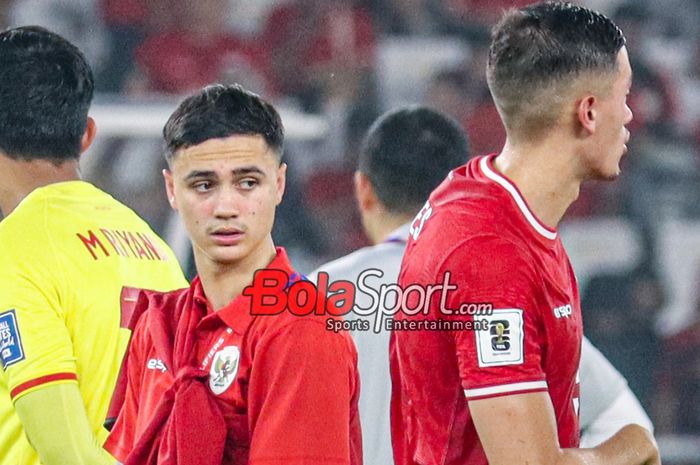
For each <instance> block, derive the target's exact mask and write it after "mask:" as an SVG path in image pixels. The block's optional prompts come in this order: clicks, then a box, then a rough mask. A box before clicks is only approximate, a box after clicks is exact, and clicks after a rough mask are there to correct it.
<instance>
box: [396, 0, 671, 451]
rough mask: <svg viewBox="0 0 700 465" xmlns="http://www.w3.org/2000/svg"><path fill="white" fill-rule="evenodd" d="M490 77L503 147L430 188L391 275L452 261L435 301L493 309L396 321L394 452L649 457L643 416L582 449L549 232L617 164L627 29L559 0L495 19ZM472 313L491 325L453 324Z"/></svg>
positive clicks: (571, 342) (417, 278)
mask: <svg viewBox="0 0 700 465" xmlns="http://www.w3.org/2000/svg"><path fill="white" fill-rule="evenodd" d="M487 77H488V83H489V87H490V89H491V93H492V95H493V97H494V100H495V102H496V105H497V107H498V110H499V113H500V115H501V118H502V120H503V123H504V125H505V128H506V132H507V140H506V143H505V146H504V148H503V150H502V151H501V153H500V154H497V155H491V156H485V157H478V158H476V159H474V160H472V161H471V162H470V163H468V164H467V165H465V166H463V167H460V168H458V169H456V170H453V171H452V172H451V173H450V175H449V176H448V178H447V179H446V180H445V182H444V183H443V184H441V186H440V187H438V189H437V190H436V191H434V192H433V194H432V195H431V197H430V199H429V201H428V203H427V204H426V205H425V206H424V208H423V209H422V210H421V212H420V213H419V215H418V216H417V217H416V219H415V220H414V222H413V223H412V225H411V240H410V241H409V244H408V246H407V252H406V255H405V257H404V261H403V263H402V268H401V273H400V276H399V282H400V284H401V285H402V286H408V285H415V284H421V285H430V284H432V283H438V282H443V277H444V275H445V274H446V273H448V272H449V273H450V281H451V283H452V284H455V285H456V286H457V289H456V290H454V291H453V292H452V293H450V294H449V295H448V297H447V298H446V300H445V302H444V305H443V306H444V307H445V308H447V309H458V308H459V307H460V306H461V305H463V304H469V303H487V304H489V305H491V306H492V308H493V312H492V313H491V314H490V315H482V316H475V317H472V316H467V315H459V314H457V312H453V313H452V314H450V313H449V312H447V311H442V310H441V309H440V308H438V307H439V306H440V302H439V301H438V300H439V299H440V298H442V297H443V296H435V297H434V298H433V302H432V303H433V305H432V308H431V312H432V313H431V314H430V315H429V317H428V318H429V319H444V320H447V321H448V322H451V323H453V327H452V329H453V331H440V332H438V331H432V332H431V331H407V330H395V331H394V333H393V335H392V341H391V349H390V350H391V369H392V382H393V396H392V442H393V446H394V456H395V458H396V463H397V464H400V465H407V464H418V463H420V464H421V465H433V464H435V465H437V464H441V465H442V464H445V465H456V464H464V465H466V464H469V465H486V464H487V463H488V464H490V465H517V464H542V465H545V464H546V465H564V464H567V465H568V464H587V465H598V464H600V465H602V464H605V465H618V464H619V465H633V464H634V465H636V464H658V463H660V462H659V456H658V451H657V449H656V446H655V443H654V440H653V438H652V437H651V435H650V433H649V432H648V431H646V430H645V429H643V428H642V427H639V426H626V427H624V428H622V429H621V430H620V431H619V432H618V433H617V434H615V435H614V436H613V437H612V438H610V439H609V440H608V441H606V442H604V443H603V444H601V445H600V446H599V447H597V448H594V449H579V448H577V447H578V445H579V432H578V431H579V428H578V405H579V399H578V391H579V385H578V375H577V370H578V367H579V357H580V350H581V337H582V324H581V310H580V304H579V294H578V290H577V287H576V280H575V277H574V273H573V270H572V269H571V266H570V264H569V260H568V258H567V255H566V252H565V251H564V248H563V246H562V243H561V240H560V239H559V236H558V233H557V230H556V228H557V225H558V223H559V221H560V220H561V218H562V216H563V215H564V213H565V211H566V209H567V208H568V207H569V205H570V204H571V203H572V202H573V201H574V200H575V199H576V197H577V195H578V191H579V187H580V185H581V183H582V182H583V181H586V180H589V179H615V178H616V177H617V176H618V175H619V173H620V166H619V163H620V159H621V157H622V156H623V155H624V154H625V152H626V150H627V149H626V146H625V144H626V142H627V140H628V138H629V132H628V131H627V129H626V128H625V125H626V124H628V123H629V122H630V121H631V119H632V113H631V111H630V109H629V108H628V106H627V104H626V95H627V93H628V92H629V88H630V85H631V79H632V71H631V69H630V64H629V59H628V57H627V51H626V49H625V39H624V37H623V35H622V32H621V31H620V30H619V29H618V28H617V27H616V26H615V25H614V24H613V23H612V22H611V21H610V20H609V19H607V18H606V17H604V16H603V15H600V14H598V13H595V12H592V11H590V10H588V9H585V8H583V7H580V6H574V5H571V4H567V3H541V4H536V5H532V6H529V7H526V8H523V9H520V10H511V11H508V12H507V13H505V15H504V17H503V19H502V20H501V22H500V23H499V24H498V25H497V26H496V28H495V29H494V32H493V40H492V43H491V48H490V52H489V63H488V69H487ZM407 307H408V308H413V307H414V305H412V304H411V302H409V303H408V305H407ZM416 318H419V317H417V316H408V315H405V314H402V313H400V312H399V313H398V314H397V315H396V320H397V321H398V323H401V322H402V321H406V320H409V321H410V320H415V319H416ZM420 318H425V316H421V317H420ZM472 319H474V320H482V321H484V320H485V322H486V324H487V329H486V330H474V331H466V330H460V329H459V325H458V323H464V322H465V320H472ZM395 327H396V326H395Z"/></svg>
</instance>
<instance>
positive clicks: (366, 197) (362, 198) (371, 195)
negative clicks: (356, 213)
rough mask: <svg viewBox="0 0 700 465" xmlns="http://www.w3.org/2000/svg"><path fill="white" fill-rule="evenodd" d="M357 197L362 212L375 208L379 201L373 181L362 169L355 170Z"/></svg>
mask: <svg viewBox="0 0 700 465" xmlns="http://www.w3.org/2000/svg"><path fill="white" fill-rule="evenodd" d="M355 198H356V199H357V205H358V207H359V208H360V212H361V213H364V212H368V211H370V210H373V209H374V208H375V207H376V206H377V203H379V200H378V199H377V194H376V193H375V192H374V186H372V181H370V180H369V177H368V176H367V175H366V174H365V173H363V172H362V171H355Z"/></svg>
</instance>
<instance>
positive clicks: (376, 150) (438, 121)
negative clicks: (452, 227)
mask: <svg viewBox="0 0 700 465" xmlns="http://www.w3.org/2000/svg"><path fill="white" fill-rule="evenodd" d="M468 157H469V144H468V142H467V136H466V134H465V133H464V131H463V130H462V129H461V128H460V127H459V125H458V124H457V123H456V122H455V121H454V120H452V119H451V118H449V117H447V116H445V115H443V114H441V113H439V112H437V111H435V110H432V109H430V108H427V107H422V106H408V107H403V108H399V109H396V110H393V111H389V112H388V113H385V114H384V115H382V116H380V117H379V119H377V121H375V123H374V124H373V125H372V127H371V128H370V129H369V132H368V133H367V136H366V137H365V140H364V142H363V144H362V149H361V151H360V156H359V170H360V172H362V173H364V174H365V175H367V177H368V178H369V180H370V182H371V183H372V187H374V191H375V193H376V194H377V197H378V199H379V201H380V202H381V203H382V204H383V205H384V206H385V207H386V208H387V210H389V211H390V212H392V213H399V214H413V213H415V212H416V210H418V209H420V207H421V206H422V205H423V204H424V203H425V201H426V200H427V199H428V196H429V195H430V193H431V192H432V191H433V190H434V189H435V188H436V187H437V186H438V185H439V184H440V182H442V180H443V179H444V178H445V176H447V173H449V172H450V170H452V169H453V168H456V167H457V166H460V165H462V164H464V163H466V161H467V159H468Z"/></svg>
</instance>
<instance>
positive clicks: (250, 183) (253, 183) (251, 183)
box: [239, 179, 258, 190]
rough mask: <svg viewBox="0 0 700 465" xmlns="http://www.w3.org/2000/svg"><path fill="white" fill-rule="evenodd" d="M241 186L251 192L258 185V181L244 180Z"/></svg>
mask: <svg viewBox="0 0 700 465" xmlns="http://www.w3.org/2000/svg"><path fill="white" fill-rule="evenodd" d="M239 185H240V186H241V188H242V189H244V190H251V189H252V188H254V187H255V186H257V185H258V181H257V180H256V179H244V180H242V181H241V182H240V183H239Z"/></svg>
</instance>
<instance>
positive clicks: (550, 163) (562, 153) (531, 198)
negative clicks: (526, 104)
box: [494, 139, 583, 229]
mask: <svg viewBox="0 0 700 465" xmlns="http://www.w3.org/2000/svg"><path fill="white" fill-rule="evenodd" d="M571 152H572V150H571V149H569V148H566V147H565V146H564V145H563V144H561V143H557V141H556V140H555V139H550V140H547V141H545V142H542V143H539V144H517V145H516V144H511V143H509V142H508V141H506V145H505V147H504V148H503V151H502V152H501V153H500V154H499V155H498V157H496V159H495V161H494V162H495V167H496V169H497V170H498V171H499V172H500V173H501V174H503V175H504V176H506V177H507V178H508V179H510V180H511V181H513V183H514V184H515V185H516V186H517V187H518V189H519V190H520V193H521V194H522V195H523V197H524V198H525V200H526V201H527V204H528V206H529V207H530V209H531V210H532V212H533V213H534V214H535V215H536V216H537V218H539V219H540V221H542V222H543V223H544V224H545V225H546V226H548V227H550V228H553V229H556V227H557V226H558V225H559V222H560V221H561V219H562V218H563V216H564V214H565V213H566V210H567V209H568V208H569V206H570V205H571V204H572V203H573V202H574V201H575V200H576V199H577V198H578V194H579V189H580V187H581V182H582V181H583V178H582V176H581V175H580V173H579V172H578V171H577V170H578V166H577V164H576V160H575V159H573V157H572V156H571V155H570V154H571Z"/></svg>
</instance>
